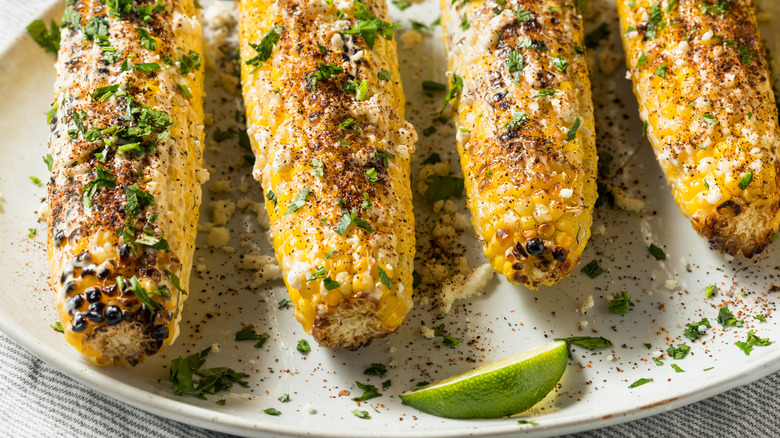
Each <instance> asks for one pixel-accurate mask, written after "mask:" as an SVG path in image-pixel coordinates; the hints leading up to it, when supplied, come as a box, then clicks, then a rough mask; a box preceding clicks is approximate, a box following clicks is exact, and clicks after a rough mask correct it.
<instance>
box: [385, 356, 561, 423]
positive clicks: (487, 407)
mask: <svg viewBox="0 0 780 438" xmlns="http://www.w3.org/2000/svg"><path fill="white" fill-rule="evenodd" d="M567 351H568V348H567V346H566V344H565V343H564V342H560V341H556V342H553V343H551V344H548V345H545V346H542V347H537V348H533V349H530V350H526V351H523V352H521V353H518V354H515V355H513V356H510V357H507V358H505V359H501V360H499V361H496V362H492V363H489V364H486V365H483V366H481V367H478V368H475V369H473V370H471V371H468V372H466V373H463V374H459V375H457V376H453V377H450V378H447V379H444V380H441V381H439V382H436V383H432V384H430V385H427V386H424V387H421V388H415V389H414V390H412V391H408V392H405V393H403V394H401V395H400V397H401V399H402V400H403V401H404V402H405V403H406V404H408V405H410V406H412V407H415V408H417V409H419V410H421V411H423V412H427V413H430V414H433V415H438V416H442V417H447V418H461V419H470V418H499V417H505V416H509V415H513V414H518V413H520V412H523V411H525V410H528V409H529V408H531V407H532V406H533V405H535V404H536V403H538V402H539V401H541V400H542V399H543V398H544V397H545V396H547V394H548V393H549V392H550V391H552V390H553V389H554V388H555V385H556V384H557V383H558V382H559V381H560V379H561V377H562V376H563V373H564V371H565V370H566V366H567V364H568V360H567Z"/></svg>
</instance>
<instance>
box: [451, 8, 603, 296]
mask: <svg viewBox="0 0 780 438" xmlns="http://www.w3.org/2000/svg"><path fill="white" fill-rule="evenodd" d="M441 9H442V25H443V27H444V42H445V45H446V47H447V49H448V54H449V56H448V59H449V71H450V72H451V76H450V92H449V93H448V94H447V100H450V99H451V100H452V104H453V109H454V112H453V117H454V119H455V124H456V127H457V142H458V152H459V153H460V160H461V165H462V168H463V175H464V177H465V186H466V193H467V195H468V207H469V209H470V210H471V214H472V221H473V223H474V228H475V229H476V232H477V236H478V237H479V239H480V240H481V241H482V244H483V249H484V252H485V255H486V256H487V258H488V260H489V261H490V263H491V265H492V266H493V269H494V270H495V271H496V272H498V273H500V274H503V275H505V276H506V277H507V279H509V281H511V282H513V283H519V284H524V285H526V286H528V287H530V288H536V287H538V286H539V285H542V284H545V285H551V284H554V283H556V282H557V281H559V280H560V279H562V278H565V277H567V276H568V275H569V274H571V272H572V270H573V269H574V267H575V266H576V265H577V263H579V260H580V254H581V253H582V250H583V249H584V247H585V243H586V242H587V241H588V238H589V237H590V226H591V222H592V214H593V204H594V202H595V199H596V160H597V158H596V147H595V128H594V120H593V103H592V101H591V91H590V80H589V77H588V66H587V61H586V57H585V52H584V49H583V47H584V45H583V31H582V18H581V15H580V11H579V10H578V9H577V7H576V6H574V3H573V2H570V1H563V0H544V1H530V0H506V1H502V2H497V1H493V0H480V1H450V0H442V2H441Z"/></svg>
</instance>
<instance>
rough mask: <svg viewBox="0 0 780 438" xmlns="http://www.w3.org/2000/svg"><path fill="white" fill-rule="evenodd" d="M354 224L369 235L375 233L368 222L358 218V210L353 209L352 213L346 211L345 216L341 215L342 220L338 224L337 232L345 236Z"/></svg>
mask: <svg viewBox="0 0 780 438" xmlns="http://www.w3.org/2000/svg"><path fill="white" fill-rule="evenodd" d="M353 222H354V224H355V226H357V227H358V228H362V229H364V230H366V231H368V232H369V233H370V232H373V231H374V230H373V229H372V228H371V225H369V223H368V221H366V220H365V219H361V218H359V217H357V213H356V209H354V208H353V209H352V211H345V212H344V214H342V215H341V218H340V219H339V221H338V223H337V224H336V230H335V231H336V233H338V234H339V235H342V236H343V235H344V233H346V232H347V229H348V228H349V226H350V225H352V223H353Z"/></svg>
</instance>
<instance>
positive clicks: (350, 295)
mask: <svg viewBox="0 0 780 438" xmlns="http://www.w3.org/2000/svg"><path fill="white" fill-rule="evenodd" d="M387 15H388V13H387V5H386V4H385V3H384V1H382V2H377V1H370V2H367V3H366V4H363V3H360V2H357V1H356V2H355V3H354V4H352V3H348V2H331V3H330V4H328V3H327V2H324V1H323V2H310V3H299V2H296V1H291V0H279V1H275V2H271V1H249V0H244V1H242V2H241V5H240V15H239V41H240V45H241V59H242V63H241V74H242V82H243V93H244V102H245V105H246V113H247V120H248V131H249V137H250V139H251V143H252V148H253V150H254V153H255V157H256V162H255V170H254V176H255V178H256V179H257V180H258V181H260V182H261V184H262V185H263V187H264V188H265V190H266V199H267V201H266V207H267V209H268V213H269V216H270V218H271V230H272V232H273V244H274V248H275V252H276V257H277V259H278V260H279V264H280V266H281V267H282V271H283V275H284V281H285V283H286V284H287V287H288V291H289V294H290V300H291V301H292V302H293V304H294V306H295V316H296V317H297V318H298V320H299V321H300V322H301V324H302V325H303V327H304V329H305V330H306V332H307V333H311V334H312V335H313V336H314V338H315V339H316V340H317V341H318V342H319V343H320V344H322V345H325V346H338V347H343V348H348V349H354V348H357V347H360V346H362V345H367V344H368V343H370V342H371V340H372V339H374V338H376V337H380V336H383V335H385V334H388V333H391V332H393V331H395V330H396V329H397V328H398V327H399V325H400V324H401V322H402V320H403V318H404V316H405V315H406V313H407V312H408V311H409V310H410V309H411V307H412V298H411V296H412V263H413V258H414V232H413V229H414V217H413V216H412V196H411V187H410V182H409V172H410V170H409V160H410V155H411V154H412V153H413V152H414V142H415V141H416V138H417V136H416V133H415V131H414V127H412V125H410V124H409V123H407V122H406V121H405V120H404V95H403V91H402V89H401V82H400V75H399V73H398V59H397V55H396V48H395V42H394V41H393V40H392V36H393V29H394V27H395V26H394V25H393V24H391V23H388V22H387V21H385V20H386V17H387Z"/></svg>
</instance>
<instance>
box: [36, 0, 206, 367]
mask: <svg viewBox="0 0 780 438" xmlns="http://www.w3.org/2000/svg"><path fill="white" fill-rule="evenodd" d="M62 21H63V23H62V36H61V42H60V49H59V54H58V59H57V63H56V70H57V82H56V84H55V99H54V104H53V106H52V108H51V111H50V112H49V114H48V119H49V124H50V127H51V136H50V139H49V154H47V155H46V156H45V157H44V160H45V161H46V162H47V164H48V165H49V166H50V168H51V171H52V176H51V180H50V181H49V183H48V205H49V217H48V238H47V249H48V257H49V264H50V268H51V275H52V277H51V278H52V282H53V284H54V285H56V287H55V294H56V302H57V310H58V313H59V317H60V320H61V322H62V326H63V328H64V333H65V338H66V339H67V340H68V341H69V342H70V343H71V344H73V346H75V347H76V348H77V349H78V350H79V351H81V352H82V353H84V354H85V355H87V356H89V357H91V358H92V359H93V361H94V362H96V363H98V364H101V365H108V364H118V363H123V362H127V363H129V364H131V365H136V364H138V363H139V362H141V361H142V360H144V359H145V358H147V357H148V356H150V355H153V354H155V353H156V352H157V351H159V350H160V349H161V348H163V346H165V345H168V344H170V343H171V342H173V340H174V339H175V338H176V336H177V335H178V322H179V319H180V318H181V310H182V304H183V303H184V300H185V298H186V290H187V288H188V283H189V276H190V266H191V262H192V254H193V250H194V240H195V233H196V228H195V227H196V224H197V220H198V207H199V204H200V199H201V191H200V184H201V182H202V180H203V179H204V177H205V176H206V175H207V173H206V172H205V170H203V169H201V156H202V149H203V135H204V134H203V108H202V106H203V104H202V101H203V69H202V68H201V57H200V55H199V53H200V51H201V28H200V21H199V18H198V15H197V11H196V9H195V6H194V4H193V2H192V1H191V0H166V1H159V0H158V1H154V0H148V1H111V2H105V1H99V0H79V1H69V2H67V5H66V8H65V13H64V15H63V20H62Z"/></svg>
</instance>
